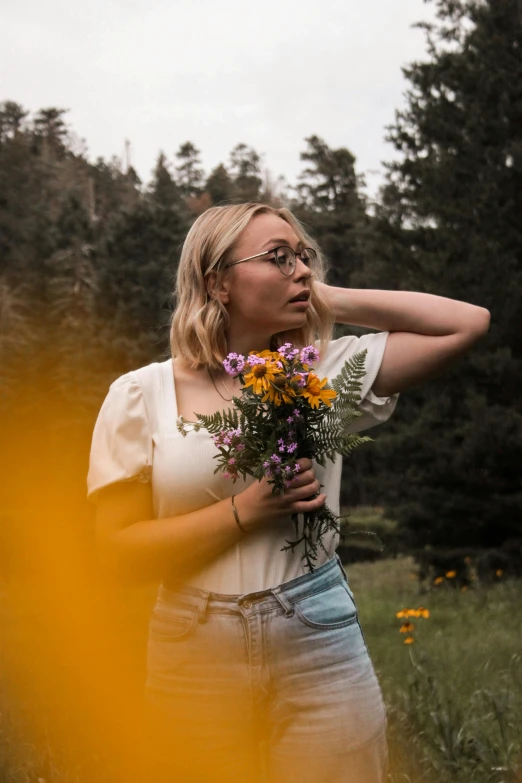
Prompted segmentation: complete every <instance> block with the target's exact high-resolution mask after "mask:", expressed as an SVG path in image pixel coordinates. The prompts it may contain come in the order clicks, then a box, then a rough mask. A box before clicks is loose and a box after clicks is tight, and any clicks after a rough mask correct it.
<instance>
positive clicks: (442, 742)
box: [348, 558, 522, 783]
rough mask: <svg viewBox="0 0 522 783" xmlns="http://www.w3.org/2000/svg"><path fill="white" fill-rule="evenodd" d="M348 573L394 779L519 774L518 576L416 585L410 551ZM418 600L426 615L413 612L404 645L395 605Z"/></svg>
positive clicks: (512, 777)
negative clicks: (471, 583)
mask: <svg viewBox="0 0 522 783" xmlns="http://www.w3.org/2000/svg"><path fill="white" fill-rule="evenodd" d="M348 573H349V580H350V584H351V586H352V589H353V590H354V592H355V595H356V598H357V603H358V605H359V613H360V619H361V624H362V627H363V632H364V634H365V637H366V640H367V644H368V647H369V650H370V654H371V656H372V659H373V662H374V666H375V668H376V670H377V673H378V675H379V679H380V682H381V686H382V689H383V694H384V698H385V702H386V704H387V707H388V715H389V724H390V727H389V743H390V755H391V773H390V780H391V781H393V783H399V781H401V782H406V781H411V782H412V783H420V782H421V781H426V783H428V781H429V783H432V782H433V783H445V781H448V783H449V782H450V781H451V782H452V783H511V782H512V781H519V780H522V774H521V772H522V767H521V766H520V761H521V750H522V644H521V639H522V634H521V628H522V584H521V583H520V582H515V581H506V582H502V581H501V578H500V579H499V581H498V582H497V583H496V584H494V585H491V586H489V587H484V588H483V587H481V586H480V585H477V586H476V587H475V588H473V589H468V590H466V591H461V590H458V589H455V588H454V586H453V584H454V580H452V579H451V578H449V579H445V580H444V581H443V582H442V583H441V584H438V585H436V586H435V585H433V586H430V588H429V589H426V588H423V589H421V587H420V586H419V584H418V581H417V580H416V575H415V568H414V565H413V563H412V561H411V560H409V559H408V558H398V559H396V560H387V561H382V562H377V563H372V564H356V565H352V566H351V567H350V568H349V572H348ZM419 606H423V607H425V608H427V609H428V610H429V613H430V616H429V618H427V619H425V618H422V617H421V618H419V619H416V618H411V621H412V622H413V623H414V624H415V629H414V631H413V634H412V636H413V638H414V640H415V641H414V643H413V644H410V645H405V644H404V639H405V637H406V634H401V633H400V631H399V629H400V627H401V625H402V624H403V623H404V622H405V620H404V619H399V618H397V617H396V613H397V612H398V611H400V610H402V609H404V608H417V607H419ZM517 770H518V776H517Z"/></svg>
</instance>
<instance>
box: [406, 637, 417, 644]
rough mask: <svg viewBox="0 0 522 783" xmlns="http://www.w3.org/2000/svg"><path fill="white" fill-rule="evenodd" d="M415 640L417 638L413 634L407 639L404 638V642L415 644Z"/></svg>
mask: <svg viewBox="0 0 522 783" xmlns="http://www.w3.org/2000/svg"><path fill="white" fill-rule="evenodd" d="M414 641H415V639H414V638H413V636H407V637H406V639H405V640H404V644H413V642H414Z"/></svg>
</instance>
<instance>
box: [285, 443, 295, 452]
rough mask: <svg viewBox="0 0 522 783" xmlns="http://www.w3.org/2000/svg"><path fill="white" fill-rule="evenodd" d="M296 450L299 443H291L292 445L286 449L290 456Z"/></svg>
mask: <svg viewBox="0 0 522 783" xmlns="http://www.w3.org/2000/svg"><path fill="white" fill-rule="evenodd" d="M296 449H297V443H290V445H289V446H287V447H286V450H287V451H288V453H289V454H293V453H294V451H295V450H296Z"/></svg>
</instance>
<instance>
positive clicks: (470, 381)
mask: <svg viewBox="0 0 522 783" xmlns="http://www.w3.org/2000/svg"><path fill="white" fill-rule="evenodd" d="M435 5H436V9H437V19H436V21H434V22H433V23H430V24H426V25H422V27H423V28H424V30H425V32H426V37H427V49H428V57H427V59H426V60H425V61H423V62H414V63H411V64H409V65H408V66H407V67H406V68H405V69H404V73H405V76H406V78H407V79H408V82H409V89H408V93H407V103H406V107H405V108H404V109H403V110H401V111H399V112H397V114H396V120H395V122H394V124H393V125H392V126H391V127H390V129H389V140H390V141H391V142H392V143H393V145H394V147H395V149H396V152H397V153H398V155H397V158H396V160H395V161H394V162H392V163H390V164H389V165H388V171H389V174H388V184H387V185H386V187H385V189H384V191H383V193H382V199H381V204H380V206H379V207H378V209H377V214H376V218H375V222H374V227H375V229H376V231H375V233H374V235H373V238H372V245H373V251H374V260H373V261H370V260H368V261H367V262H366V263H365V265H364V268H363V273H364V275H367V280H368V282H369V283H370V284H371V285H373V286H375V287H385V288H387V287H390V285H391V287H394V286H397V287H399V288H406V289H413V290H421V291H427V292H430V293H435V294H441V295H445V296H448V297H452V298H455V299H463V300H466V301H471V302H474V303H477V304H480V305H482V306H485V307H487V308H488V309H489V310H490V311H491V315H492V326H491V330H490V333H489V335H488V336H487V337H486V338H485V339H484V340H483V341H482V342H481V343H480V344H479V345H478V347H477V348H475V349H474V350H473V352H472V353H471V354H470V355H469V356H467V357H465V358H464V359H463V360H459V362H458V363H457V364H456V365H455V367H454V368H452V369H451V371H449V372H447V373H445V375H444V376H443V377H441V378H440V379H437V380H435V381H431V382H429V383H427V384H426V385H425V386H424V387H422V388H421V389H419V390H414V391H412V392H408V393H407V394H405V395H404V399H402V400H401V401H400V403H399V406H398V409H397V413H396V415H395V416H394V419H393V420H392V421H391V422H390V424H389V425H387V427H386V431H385V433H383V435H382V436H381V437H380V438H379V439H378V441H377V445H376V449H375V453H373V454H372V455H369V456H367V457H365V458H366V460H368V461H370V464H368V461H367V462H366V463H365V464H364V468H365V471H364V475H361V478H362V481H363V482H364V481H366V487H367V488H366V490H365V492H366V495H367V496H368V495H369V493H371V492H372V489H373V491H374V492H376V493H377V498H378V500H379V502H383V501H384V502H386V503H387V504H388V506H389V508H390V513H391V515H392V516H394V517H396V518H397V519H398V520H399V522H400V524H401V525H402V526H403V528H404V529H405V530H406V531H408V532H409V535H410V539H411V542H412V543H413V544H414V545H415V546H423V545H426V544H433V545H438V546H440V545H445V546H450V545H451V546H464V545H476V546H497V545H500V544H501V543H502V542H503V541H505V540H506V539H508V538H512V537H517V536H518V537H520V536H521V535H522V503H521V497H522V496H521V491H520V471H519V467H518V466H519V465H520V464H521V462H522V407H521V399H522V398H521V396H520V393H519V389H520V386H521V384H522V350H521V349H522V341H521V340H520V323H521V322H522V221H521V220H520V215H521V214H522V176H521V174H522V157H521V155H522V131H521V129H522V95H521V92H520V84H521V82H522V61H521V59H520V51H521V49H522V26H521V24H520V18H519V8H518V5H517V2H516V0H505V1H503V2H493V1H492V0H489V1H487V2H464V0H461V1H459V2H454V1H452V2H450V1H449V0H438V1H437V2H436V3H435ZM363 282H364V277H361V276H359V278H358V283H360V284H362V283H363ZM361 473H362V471H361ZM375 478H377V485H375V484H373V482H374V480H375ZM372 500H373V502H375V501H374V499H372Z"/></svg>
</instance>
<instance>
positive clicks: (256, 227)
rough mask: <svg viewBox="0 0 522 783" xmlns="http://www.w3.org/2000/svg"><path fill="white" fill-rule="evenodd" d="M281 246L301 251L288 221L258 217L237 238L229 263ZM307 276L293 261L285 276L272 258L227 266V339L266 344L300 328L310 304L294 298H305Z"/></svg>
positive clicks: (264, 215) (301, 265)
mask: <svg viewBox="0 0 522 783" xmlns="http://www.w3.org/2000/svg"><path fill="white" fill-rule="evenodd" d="M280 245H287V246H289V247H291V248H292V249H293V250H295V251H300V250H302V246H301V244H300V242H299V239H298V237H297V235H296V233H295V231H294V230H293V228H292V226H290V225H289V224H288V223H287V222H286V220H283V219H282V218H280V217H278V216H277V215H274V214H271V213H262V214H260V215H256V216H255V217H254V218H252V220H251V221H250V223H249V224H248V226H247V227H246V228H245V229H244V231H243V233H242V234H241V235H240V237H239V240H238V242H237V244H236V247H235V249H234V250H233V252H232V254H231V256H230V259H229V263H231V262H234V261H239V260H240V259H243V258H248V257H249V256H253V255H256V254H257V253H262V252H263V251H265V250H270V249H271V248H275V247H278V246H280ZM311 274H312V273H311V271H310V269H309V267H308V266H307V265H306V264H304V263H303V262H302V261H301V259H300V258H297V259H296V266H295V269H294V271H293V273H292V274H291V275H289V276H285V275H283V274H282V273H281V271H280V270H279V268H278V266H277V264H276V263H275V260H274V258H273V256H270V255H266V256H261V257H260V258H253V259H252V260H250V261H245V262H244V263H242V264H237V266H232V267H230V268H229V269H228V270H227V276H226V278H225V281H224V289H225V291H226V296H225V299H224V300H223V302H224V304H225V306H226V308H227V310H228V314H229V317H230V328H229V330H228V331H229V332H230V336H232V337H239V336H241V335H243V336H244V338H245V339H246V338H247V336H249V337H251V338H257V341H258V342H260V341H264V342H265V343H266V342H267V341H269V340H270V338H271V337H272V336H273V335H274V334H277V333H278V332H284V331H288V330H290V329H299V328H301V327H302V326H304V325H305V323H306V313H307V310H308V308H309V306H310V303H309V300H308V299H304V300H301V301H292V300H295V297H297V296H299V295H301V296H302V295H303V294H308V295H309V293H310V278H311Z"/></svg>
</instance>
